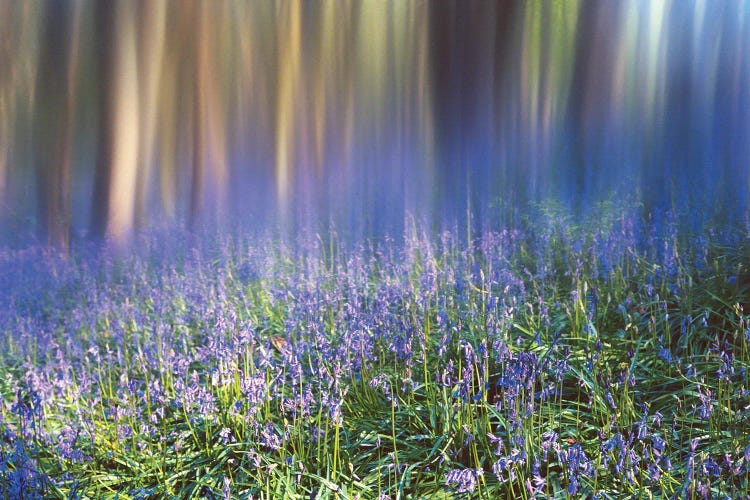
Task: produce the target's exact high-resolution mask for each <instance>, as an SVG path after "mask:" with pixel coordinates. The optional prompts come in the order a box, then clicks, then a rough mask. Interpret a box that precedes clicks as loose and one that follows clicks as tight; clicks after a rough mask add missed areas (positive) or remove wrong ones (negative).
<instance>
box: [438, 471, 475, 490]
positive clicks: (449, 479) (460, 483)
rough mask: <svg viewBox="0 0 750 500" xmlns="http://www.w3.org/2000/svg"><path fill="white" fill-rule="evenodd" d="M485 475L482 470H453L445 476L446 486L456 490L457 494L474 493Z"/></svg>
mask: <svg viewBox="0 0 750 500" xmlns="http://www.w3.org/2000/svg"><path fill="white" fill-rule="evenodd" d="M483 474H484V471H482V469H452V470H449V471H448V472H446V474H445V485H446V486H448V487H451V488H454V489H455V490H456V492H457V493H472V492H473V491H474V489H475V488H476V487H477V480H478V478H479V477H481V476H482V475H483Z"/></svg>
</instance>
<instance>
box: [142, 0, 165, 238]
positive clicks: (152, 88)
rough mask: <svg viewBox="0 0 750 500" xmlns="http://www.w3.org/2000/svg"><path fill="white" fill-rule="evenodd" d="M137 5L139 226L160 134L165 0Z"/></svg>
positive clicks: (143, 220)
mask: <svg viewBox="0 0 750 500" xmlns="http://www.w3.org/2000/svg"><path fill="white" fill-rule="evenodd" d="M137 8H138V9H139V12H138V21H139V36H138V42H139V43H138V60H139V61H141V64H140V69H141V71H140V72H139V73H138V77H139V88H140V93H139V98H140V101H139V103H138V109H139V111H140V116H139V119H140V123H139V126H138V130H139V139H138V142H139V145H140V148H139V150H138V163H137V168H138V171H137V174H136V183H137V184H136V190H135V213H134V217H135V220H134V224H135V225H136V227H140V226H142V225H143V224H144V223H145V222H146V221H145V218H146V203H147V195H148V193H147V188H148V185H149V183H150V180H151V179H153V177H154V174H153V172H152V165H153V162H154V151H155V149H156V143H157V139H161V138H162V135H161V133H159V134H157V127H156V125H157V123H158V119H159V116H158V115H159V111H160V109H161V107H160V106H159V104H160V102H159V89H160V87H161V85H162V68H163V66H164V64H165V61H164V32H165V26H166V23H165V20H166V13H167V3H166V2H162V1H156V2H151V1H149V2H140V3H138V5H137Z"/></svg>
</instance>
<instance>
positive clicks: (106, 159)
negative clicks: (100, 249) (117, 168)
mask: <svg viewBox="0 0 750 500" xmlns="http://www.w3.org/2000/svg"><path fill="white" fill-rule="evenodd" d="M116 1H117V0H97V2H96V3H95V4H94V29H95V33H94V65H95V68H96V70H95V71H96V72H97V74H98V83H99V85H98V88H97V91H98V94H97V99H96V110H97V114H98V122H99V123H98V125H99V126H98V128H99V137H98V138H97V141H96V146H97V149H96V159H95V162H96V165H95V169H96V170H95V172H94V188H93V193H92V197H91V199H92V205H91V227H90V233H91V236H93V237H94V238H97V239H103V238H104V237H105V236H106V234H107V221H108V220H109V193H110V185H111V178H112V149H113V146H112V143H113V133H112V116H111V110H110V105H109V103H110V102H111V98H110V94H111V92H112V82H113V80H114V60H113V51H114V46H115V25H116V23H115V3H116Z"/></svg>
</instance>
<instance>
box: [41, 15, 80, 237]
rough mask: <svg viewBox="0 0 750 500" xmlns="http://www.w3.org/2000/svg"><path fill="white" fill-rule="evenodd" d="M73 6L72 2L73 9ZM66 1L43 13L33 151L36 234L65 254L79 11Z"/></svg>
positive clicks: (69, 205)
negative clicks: (70, 7)
mask: <svg viewBox="0 0 750 500" xmlns="http://www.w3.org/2000/svg"><path fill="white" fill-rule="evenodd" d="M76 5H77V4H74V7H75V6H76ZM65 7H66V6H65V5H64V4H56V5H55V6H51V7H50V8H49V9H48V10H47V11H46V12H45V13H46V17H45V20H44V26H45V30H44V32H43V36H42V37H41V40H40V45H41V52H40V58H39V69H38V70H37V79H36V85H35V88H36V89H38V92H39V93H38V95H37V96H35V97H36V99H35V102H34V107H35V114H34V116H35V124H34V154H35V156H36V158H35V163H36V165H37V205H38V213H39V218H40V225H39V230H40V233H41V234H40V236H41V238H42V239H43V240H44V241H46V242H47V244H49V245H52V246H55V247H58V248H59V249H61V250H62V251H64V252H66V251H67V249H68V241H69V232H70V221H71V198H70V196H71V195H70V189H71V162H72V158H71V156H72V148H73V133H72V131H73V128H74V113H73V111H74V107H75V78H76V66H77V64H78V58H77V48H78V47H77V40H78V36H77V29H76V28H77V27H76V25H75V24H76V19H77V17H78V16H77V13H78V9H75V8H74V9H66V8H65Z"/></svg>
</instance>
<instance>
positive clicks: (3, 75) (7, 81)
mask: <svg viewBox="0 0 750 500" xmlns="http://www.w3.org/2000/svg"><path fill="white" fill-rule="evenodd" d="M14 19H15V16H14V12H13V5H12V4H11V3H10V2H0V67H2V68H4V70H3V71H2V72H0V210H2V211H3V212H5V210H6V203H7V201H6V198H5V189H6V184H7V177H8V163H9V161H10V154H11V153H10V147H11V144H12V143H13V137H12V136H11V133H12V131H13V127H12V126H11V123H12V121H13V115H14V114H15V113H14V110H13V108H12V107H13V101H14V100H15V95H14V94H15V92H14V88H13V87H14V85H13V75H14V73H15V71H16V65H15V64H13V62H14V61H13V59H14V58H13V50H14V47H13V39H14V38H15V37H14V36H13V29H12V24H11V20H14Z"/></svg>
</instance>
